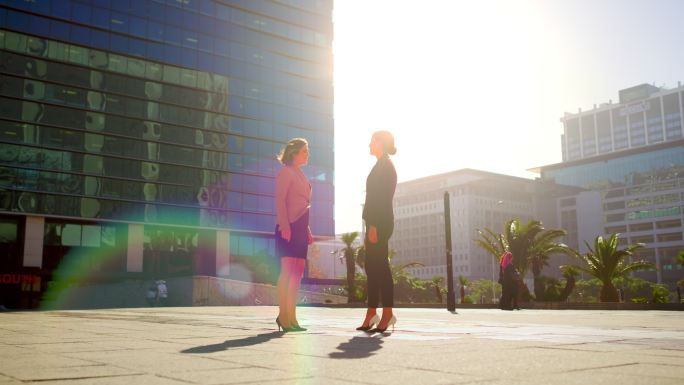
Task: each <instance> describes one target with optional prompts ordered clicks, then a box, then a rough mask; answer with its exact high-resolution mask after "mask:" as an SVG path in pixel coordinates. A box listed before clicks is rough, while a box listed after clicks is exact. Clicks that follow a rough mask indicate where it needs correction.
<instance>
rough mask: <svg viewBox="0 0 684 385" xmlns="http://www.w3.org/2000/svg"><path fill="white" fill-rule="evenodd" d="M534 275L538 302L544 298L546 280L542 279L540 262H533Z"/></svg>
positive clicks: (535, 293)
mask: <svg viewBox="0 0 684 385" xmlns="http://www.w3.org/2000/svg"><path fill="white" fill-rule="evenodd" d="M532 276H533V277H534V300H535V301H537V302H540V301H543V300H544V291H545V289H546V287H544V282H542V280H541V268H540V267H539V264H538V263H535V262H533V263H532Z"/></svg>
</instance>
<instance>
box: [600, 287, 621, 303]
mask: <svg viewBox="0 0 684 385" xmlns="http://www.w3.org/2000/svg"><path fill="white" fill-rule="evenodd" d="M599 299H600V300H601V302H618V301H619V297H618V291H617V289H616V288H615V286H614V285H613V283H612V282H604V283H603V286H602V287H601V294H600V296H599Z"/></svg>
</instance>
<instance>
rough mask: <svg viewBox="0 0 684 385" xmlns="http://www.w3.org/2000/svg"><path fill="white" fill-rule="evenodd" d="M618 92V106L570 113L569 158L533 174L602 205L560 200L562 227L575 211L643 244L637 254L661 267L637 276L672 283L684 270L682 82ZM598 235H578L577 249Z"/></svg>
mask: <svg viewBox="0 0 684 385" xmlns="http://www.w3.org/2000/svg"><path fill="white" fill-rule="evenodd" d="M619 93H620V103H619V104H612V103H607V104H603V105H601V106H600V107H598V108H596V109H594V110H592V111H587V112H580V113H578V114H567V113H566V115H565V117H563V118H562V119H561V121H562V122H563V123H564V126H565V133H564V135H563V137H562V144H563V162H561V163H558V164H552V165H547V166H543V167H539V168H537V169H534V170H532V171H537V172H539V173H540V176H541V179H542V180H544V181H548V182H554V183H558V184H563V185H570V186H576V187H580V188H584V189H587V190H591V191H592V192H593V193H594V194H598V195H595V196H598V203H599V204H598V205H596V199H593V200H592V203H587V202H579V201H578V200H577V199H578V197H566V198H564V199H560V200H559V201H558V210H559V211H565V212H567V213H568V214H567V215H566V217H567V218H568V220H566V222H567V224H564V225H565V226H570V227H572V225H573V223H572V218H573V216H576V218H580V219H581V218H584V219H583V220H584V221H588V222H592V223H598V224H599V225H600V226H599V228H600V233H599V234H609V233H620V234H621V238H620V242H621V245H623V246H624V245H627V244H632V243H636V242H641V243H644V244H645V245H646V246H645V248H644V249H641V250H638V251H637V253H636V258H638V259H646V260H648V261H650V262H653V263H654V264H655V265H656V268H655V269H651V270H650V271H642V272H638V273H636V274H637V275H638V276H641V277H643V278H646V279H648V280H651V281H654V282H662V283H667V284H670V285H671V286H674V283H675V282H676V281H677V280H678V279H680V278H681V274H682V266H681V265H679V264H678V263H677V262H676V261H675V256H676V255H677V253H678V252H679V251H681V250H684V240H683V237H682V235H683V231H684V226H683V223H682V211H683V210H684V139H683V138H682V126H683V124H682V119H683V116H684V115H683V114H682V110H683V108H682V103H683V102H684V87H681V85H680V86H678V87H677V88H675V89H663V88H657V87H654V86H650V85H647V84H643V85H640V86H636V87H632V88H628V89H625V90H621V91H620V92H619ZM584 194H585V195H587V194H591V193H590V192H586V193H584ZM574 208H577V210H576V211H575V210H574ZM565 226H564V227H565ZM577 227H578V228H579V226H577ZM599 234H594V235H593V236H591V234H590V233H585V234H581V235H580V236H578V239H579V240H580V244H579V245H578V246H579V249H580V250H581V251H586V247H585V246H584V241H589V242H591V241H592V240H593V239H594V237H595V236H596V235H599Z"/></svg>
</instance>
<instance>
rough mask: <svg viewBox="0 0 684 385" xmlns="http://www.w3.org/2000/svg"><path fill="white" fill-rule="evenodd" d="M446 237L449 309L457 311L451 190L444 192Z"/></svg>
mask: <svg viewBox="0 0 684 385" xmlns="http://www.w3.org/2000/svg"><path fill="white" fill-rule="evenodd" d="M444 239H445V240H446V265H447V310H449V311H452V312H453V311H456V293H454V270H453V261H452V257H451V208H450V204H449V192H448V191H445V192H444Z"/></svg>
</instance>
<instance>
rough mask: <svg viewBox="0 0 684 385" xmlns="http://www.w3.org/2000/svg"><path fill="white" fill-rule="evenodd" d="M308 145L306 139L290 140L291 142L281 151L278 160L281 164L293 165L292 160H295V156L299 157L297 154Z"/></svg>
mask: <svg viewBox="0 0 684 385" xmlns="http://www.w3.org/2000/svg"><path fill="white" fill-rule="evenodd" d="M308 145H309V142H307V141H306V139H304V138H294V139H290V141H289V142H287V144H286V145H285V147H284V148H283V149H282V150H280V153H279V154H278V156H277V159H278V161H279V162H280V163H281V164H284V165H288V166H289V165H290V164H291V163H292V158H294V156H295V155H297V153H299V150H301V149H302V148H303V147H304V146H308Z"/></svg>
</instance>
